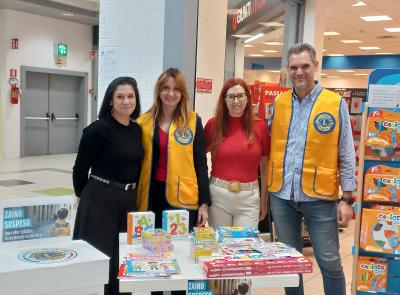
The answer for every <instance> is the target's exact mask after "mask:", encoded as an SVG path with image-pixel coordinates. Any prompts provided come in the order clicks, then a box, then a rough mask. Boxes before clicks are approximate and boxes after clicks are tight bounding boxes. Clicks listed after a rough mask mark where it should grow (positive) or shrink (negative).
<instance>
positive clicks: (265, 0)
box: [227, 0, 285, 36]
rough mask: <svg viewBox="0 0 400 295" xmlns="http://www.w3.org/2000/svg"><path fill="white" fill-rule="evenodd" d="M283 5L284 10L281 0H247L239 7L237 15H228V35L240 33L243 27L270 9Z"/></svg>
mask: <svg viewBox="0 0 400 295" xmlns="http://www.w3.org/2000/svg"><path fill="white" fill-rule="evenodd" d="M279 5H282V11H283V10H284V7H285V5H284V4H282V2H281V1H279V0H245V1H243V2H241V3H240V4H239V5H238V6H237V7H236V9H237V13H236V14H235V15H228V21H227V36H230V35H232V34H236V33H238V32H239V31H240V30H241V29H242V28H243V27H245V26H246V25H248V24H250V23H252V22H253V21H255V20H256V19H258V18H260V17H261V16H263V17H264V18H265V14H266V13H267V12H268V11H272V10H273V9H275V8H276V7H277V6H279Z"/></svg>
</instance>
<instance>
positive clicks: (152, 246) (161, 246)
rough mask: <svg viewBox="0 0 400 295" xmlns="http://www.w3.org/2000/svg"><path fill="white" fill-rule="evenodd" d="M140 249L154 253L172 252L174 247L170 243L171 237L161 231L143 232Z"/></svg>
mask: <svg viewBox="0 0 400 295" xmlns="http://www.w3.org/2000/svg"><path fill="white" fill-rule="evenodd" d="M142 247H143V248H144V249H146V250H149V251H150V252H155V253H162V252H170V251H173V250H174V246H173V245H172V243H171V236H170V235H169V234H168V233H166V232H165V231H164V230H162V229H154V230H150V231H145V232H143V238H142Z"/></svg>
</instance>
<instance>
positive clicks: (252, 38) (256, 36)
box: [244, 33, 264, 43]
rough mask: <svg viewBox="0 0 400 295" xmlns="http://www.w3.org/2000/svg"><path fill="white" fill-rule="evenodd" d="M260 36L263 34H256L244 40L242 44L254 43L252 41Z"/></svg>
mask: <svg viewBox="0 0 400 295" xmlns="http://www.w3.org/2000/svg"><path fill="white" fill-rule="evenodd" d="M262 36H264V34H263V33H258V34H257V35H254V36H253V37H251V38H249V39H246V40H244V43H249V42H251V41H254V40H256V39H258V38H261V37H262Z"/></svg>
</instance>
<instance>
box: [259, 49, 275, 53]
mask: <svg viewBox="0 0 400 295" xmlns="http://www.w3.org/2000/svg"><path fill="white" fill-rule="evenodd" d="M261 51H262V52H265V53H276V52H279V51H278V50H272V49H270V50H261Z"/></svg>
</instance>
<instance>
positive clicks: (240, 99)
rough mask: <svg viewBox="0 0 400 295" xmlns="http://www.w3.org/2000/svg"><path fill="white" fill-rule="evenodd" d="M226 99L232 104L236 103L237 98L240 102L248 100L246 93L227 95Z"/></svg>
mask: <svg viewBox="0 0 400 295" xmlns="http://www.w3.org/2000/svg"><path fill="white" fill-rule="evenodd" d="M225 98H226V99H227V100H229V101H231V102H234V101H235V99H236V98H237V100H238V101H243V100H244V99H245V98H246V93H236V94H227V95H225Z"/></svg>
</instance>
